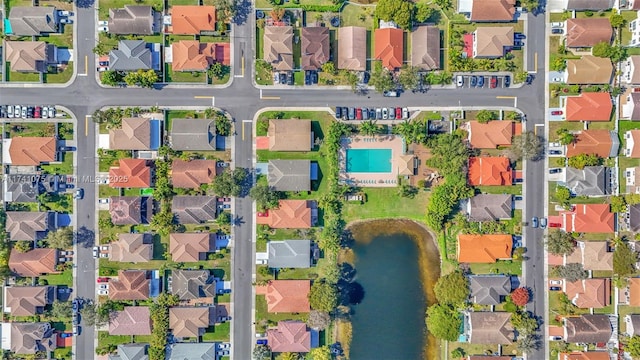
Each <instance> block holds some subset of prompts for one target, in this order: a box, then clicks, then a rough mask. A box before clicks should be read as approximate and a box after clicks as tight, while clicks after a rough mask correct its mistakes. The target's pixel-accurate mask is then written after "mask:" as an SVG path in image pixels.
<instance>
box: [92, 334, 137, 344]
mask: <svg viewBox="0 0 640 360" xmlns="http://www.w3.org/2000/svg"><path fill="white" fill-rule="evenodd" d="M130 342H131V336H129V335H109V332H108V331H98V346H100V347H102V346H105V345H120V344H128V343H130Z"/></svg>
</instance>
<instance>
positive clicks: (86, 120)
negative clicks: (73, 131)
mask: <svg viewBox="0 0 640 360" xmlns="http://www.w3.org/2000/svg"><path fill="white" fill-rule="evenodd" d="M90 117H91V115H85V117H84V136H89V118H90Z"/></svg>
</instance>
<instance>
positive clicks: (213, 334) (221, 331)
mask: <svg viewBox="0 0 640 360" xmlns="http://www.w3.org/2000/svg"><path fill="white" fill-rule="evenodd" d="M230 334H231V323H230V322H223V323H220V324H216V325H214V326H210V327H209V328H207V331H206V332H205V333H204V335H202V341H206V342H209V341H229V339H230Z"/></svg>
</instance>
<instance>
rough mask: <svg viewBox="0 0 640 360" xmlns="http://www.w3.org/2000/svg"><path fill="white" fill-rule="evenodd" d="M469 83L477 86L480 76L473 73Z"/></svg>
mask: <svg viewBox="0 0 640 360" xmlns="http://www.w3.org/2000/svg"><path fill="white" fill-rule="evenodd" d="M469 83H470V85H471V87H476V85H477V84H478V78H477V77H476V76H475V75H473V76H471V77H470V78H469Z"/></svg>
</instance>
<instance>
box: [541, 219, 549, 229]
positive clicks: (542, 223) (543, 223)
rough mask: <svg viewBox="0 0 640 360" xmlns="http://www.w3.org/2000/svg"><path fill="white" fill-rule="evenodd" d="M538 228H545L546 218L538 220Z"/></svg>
mask: <svg viewBox="0 0 640 360" xmlns="http://www.w3.org/2000/svg"><path fill="white" fill-rule="evenodd" d="M540 227H541V228H543V229H544V228H546V227H547V218H544V217H543V218H542V219H540Z"/></svg>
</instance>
